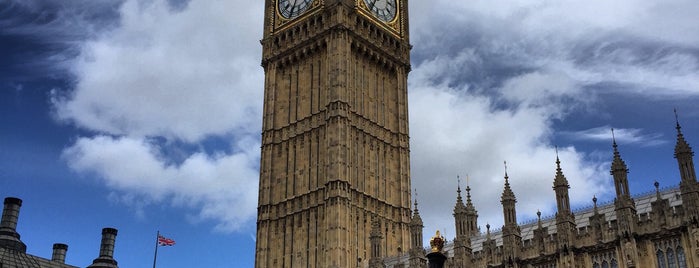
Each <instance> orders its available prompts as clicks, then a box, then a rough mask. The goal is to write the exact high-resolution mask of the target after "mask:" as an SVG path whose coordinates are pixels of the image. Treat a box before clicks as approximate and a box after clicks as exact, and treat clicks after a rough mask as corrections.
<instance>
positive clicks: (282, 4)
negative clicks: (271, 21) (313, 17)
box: [277, 0, 313, 19]
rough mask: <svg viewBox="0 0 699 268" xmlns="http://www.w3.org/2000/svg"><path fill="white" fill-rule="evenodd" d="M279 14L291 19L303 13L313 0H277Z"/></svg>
mask: <svg viewBox="0 0 699 268" xmlns="http://www.w3.org/2000/svg"><path fill="white" fill-rule="evenodd" d="M277 3H278V7H279V14H281V15H282V17H284V18H287V19H293V18H296V17H298V16H299V15H301V14H303V12H305V11H306V10H308V8H309V7H310V6H311V4H312V3H313V0H277Z"/></svg>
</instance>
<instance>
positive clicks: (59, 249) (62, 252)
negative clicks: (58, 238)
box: [51, 243, 68, 263]
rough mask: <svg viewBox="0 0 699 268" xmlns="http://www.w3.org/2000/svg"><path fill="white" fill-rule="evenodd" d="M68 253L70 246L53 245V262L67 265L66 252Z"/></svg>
mask: <svg viewBox="0 0 699 268" xmlns="http://www.w3.org/2000/svg"><path fill="white" fill-rule="evenodd" d="M67 251H68V245H66V244H60V243H56V244H53V254H52V255H51V261H54V262H58V263H66V252H67Z"/></svg>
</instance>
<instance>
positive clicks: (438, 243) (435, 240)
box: [430, 230, 445, 252]
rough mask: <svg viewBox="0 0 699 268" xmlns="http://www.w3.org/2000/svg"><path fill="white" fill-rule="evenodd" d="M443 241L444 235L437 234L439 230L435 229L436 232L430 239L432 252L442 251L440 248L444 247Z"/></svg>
mask: <svg viewBox="0 0 699 268" xmlns="http://www.w3.org/2000/svg"><path fill="white" fill-rule="evenodd" d="M444 242H445V240H444V237H443V236H442V235H441V234H439V230H437V233H436V234H435V235H434V236H433V237H432V239H430V247H431V248H432V252H442V249H444Z"/></svg>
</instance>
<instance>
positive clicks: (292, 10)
mask: <svg viewBox="0 0 699 268" xmlns="http://www.w3.org/2000/svg"><path fill="white" fill-rule="evenodd" d="M296 1H298V0H294V3H293V4H291V6H292V7H291V14H294V9H295V8H298V6H297V5H296Z"/></svg>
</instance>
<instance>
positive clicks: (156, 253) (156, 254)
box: [153, 230, 160, 268]
mask: <svg viewBox="0 0 699 268" xmlns="http://www.w3.org/2000/svg"><path fill="white" fill-rule="evenodd" d="M158 238H160V230H158V233H157V234H156V235H155V254H153V268H155V261H156V260H158Z"/></svg>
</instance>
